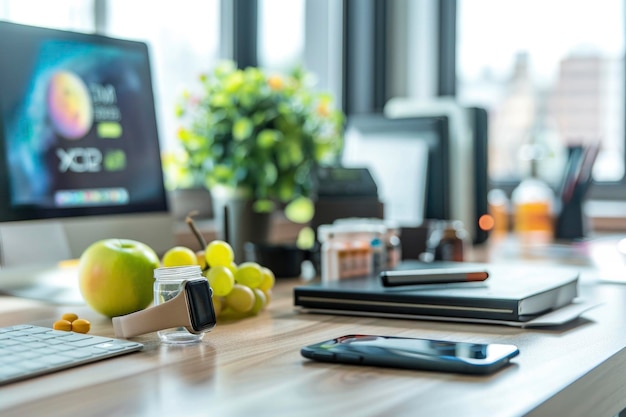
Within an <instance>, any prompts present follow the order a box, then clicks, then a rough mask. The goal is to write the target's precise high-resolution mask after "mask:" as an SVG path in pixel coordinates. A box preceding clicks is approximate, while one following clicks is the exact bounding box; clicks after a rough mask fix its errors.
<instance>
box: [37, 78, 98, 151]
mask: <svg viewBox="0 0 626 417" xmlns="http://www.w3.org/2000/svg"><path fill="white" fill-rule="evenodd" d="M46 103H47V104H48V116H49V117H50V122H51V123H52V126H53V128H54V130H56V132H57V133H58V134H59V135H60V136H62V137H64V138H66V139H82V138H83V137H84V136H85V135H86V134H87V132H89V129H91V125H92V123H93V108H92V106H91V96H90V94H89V90H88V89H87V86H86V85H85V83H84V82H83V80H81V79H80V77H78V76H77V75H76V74H74V73H72V72H70V71H59V72H57V73H55V74H53V75H52V77H50V83H49V84H48V94H47V100H46Z"/></svg>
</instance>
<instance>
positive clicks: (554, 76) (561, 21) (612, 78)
mask: <svg viewBox="0 0 626 417" xmlns="http://www.w3.org/2000/svg"><path fill="white" fill-rule="evenodd" d="M624 21H625V16H624V4H623V1H622V0H606V1H604V2H601V3H598V2H594V1H592V0H579V1H568V0H551V1H548V2H545V1H538V0H531V1H529V0H508V1H505V2H502V1H499V0H458V3H457V38H456V44H457V53H456V57H457V61H456V75H457V97H458V99H459V100H460V101H461V102H463V103H467V104H472V105H481V106H484V107H486V108H487V109H488V111H489V118H490V126H489V129H490V138H489V141H490V155H489V158H490V162H489V163H490V167H489V169H490V176H491V178H492V179H493V180H495V181H502V180H519V179H520V178H523V177H524V176H526V175H528V174H529V169H530V165H531V164H530V162H529V161H530V160H536V161H537V168H538V173H539V175H540V176H541V177H542V178H544V179H545V180H547V181H548V182H551V183H553V184H556V183H557V182H558V181H559V179H560V176H561V172H562V170H563V164H564V161H565V157H566V147H567V145H577V144H583V143H588V142H591V141H601V144H602V145H601V146H602V150H601V153H600V155H599V157H598V160H597V163H596V164H595V167H594V179H595V180H597V181H605V182H617V181H621V180H622V179H623V178H624V171H625V167H624V162H625V160H626V158H625V156H624V144H625V142H626V134H625V131H624V118H625V109H624V102H625V93H624V51H625V36H624V33H625V26H624Z"/></svg>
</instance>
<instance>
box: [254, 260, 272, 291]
mask: <svg viewBox="0 0 626 417" xmlns="http://www.w3.org/2000/svg"><path fill="white" fill-rule="evenodd" d="M261 274H262V275H263V280H262V281H261V283H260V284H259V286H258V288H259V289H260V290H262V291H267V290H271V289H272V288H274V283H275V282H276V277H275V276H274V273H273V272H272V270H271V269H269V268H266V267H264V266H263V267H261Z"/></svg>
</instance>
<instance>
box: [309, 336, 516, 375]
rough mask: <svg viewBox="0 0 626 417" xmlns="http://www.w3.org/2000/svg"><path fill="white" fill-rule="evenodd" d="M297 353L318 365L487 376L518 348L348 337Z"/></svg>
mask: <svg viewBox="0 0 626 417" xmlns="http://www.w3.org/2000/svg"><path fill="white" fill-rule="evenodd" d="M300 353H301V354H302V356H304V357H305V358H309V359H313V360H316V361H321V362H335V363H348V364H356V365H373V366H384V367H392V368H407V369H419V370H428V371H444V372H456V373H464V374H488V373H492V372H495V371H497V370H498V369H500V368H502V367H503V366H505V365H507V364H508V363H509V361H510V359H511V358H513V357H515V356H517V355H518V354H519V349H518V348H517V346H515V345H508V344H497V343H489V344H481V343H469V342H450V341H445V340H430V339H418V338H409V337H393V336H372V335H363V334H352V335H347V336H341V337H338V338H336V339H332V340H327V341H325V342H321V343H316V344H314V345H310V346H305V347H303V348H302V349H301V350H300Z"/></svg>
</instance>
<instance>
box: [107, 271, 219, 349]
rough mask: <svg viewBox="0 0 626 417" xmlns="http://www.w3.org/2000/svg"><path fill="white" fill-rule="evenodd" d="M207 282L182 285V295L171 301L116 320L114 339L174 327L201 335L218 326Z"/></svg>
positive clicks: (202, 280)
mask: <svg viewBox="0 0 626 417" xmlns="http://www.w3.org/2000/svg"><path fill="white" fill-rule="evenodd" d="M211 294H212V291H211V287H210V286H209V282H208V281H207V280H206V279H193V280H186V281H183V282H182V288H181V290H180V292H179V293H178V294H177V295H176V296H175V297H174V298H172V299H171V300H168V301H166V302H165V303H163V304H159V305H156V306H154V307H150V308H147V309H145V310H141V311H136V312H134V313H131V314H126V315H124V316H118V317H113V330H114V331H115V337H118V338H123V339H126V338H129V337H133V336H138V335H140V334H144V333H150V332H155V331H157V330H163V329H170V328H172V327H184V328H186V329H187V331H188V332H189V333H193V334H198V333H202V332H206V331H209V330H211V329H212V328H213V327H215V324H216V317H215V310H214V308H213V300H212V299H211Z"/></svg>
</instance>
